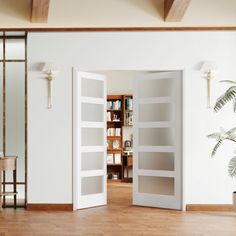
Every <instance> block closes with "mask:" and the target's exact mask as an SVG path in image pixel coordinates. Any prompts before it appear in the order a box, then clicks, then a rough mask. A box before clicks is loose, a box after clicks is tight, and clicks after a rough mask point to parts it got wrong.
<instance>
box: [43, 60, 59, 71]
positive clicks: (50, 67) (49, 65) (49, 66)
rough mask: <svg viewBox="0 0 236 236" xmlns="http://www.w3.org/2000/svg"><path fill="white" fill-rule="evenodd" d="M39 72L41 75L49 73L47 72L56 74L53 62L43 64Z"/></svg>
mask: <svg viewBox="0 0 236 236" xmlns="http://www.w3.org/2000/svg"><path fill="white" fill-rule="evenodd" d="M41 71H42V72H43V73H49V72H52V73H55V72H57V67H56V65H55V64H54V63H53V62H45V63H44V64H43V66H42V69H41Z"/></svg>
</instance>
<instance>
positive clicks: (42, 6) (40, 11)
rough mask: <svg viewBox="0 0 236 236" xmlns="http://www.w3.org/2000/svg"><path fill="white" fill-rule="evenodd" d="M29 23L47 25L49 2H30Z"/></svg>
mask: <svg viewBox="0 0 236 236" xmlns="http://www.w3.org/2000/svg"><path fill="white" fill-rule="evenodd" d="M31 4H32V5H31V22H32V23H47V21H48V11H49V4H50V0H32V3H31Z"/></svg>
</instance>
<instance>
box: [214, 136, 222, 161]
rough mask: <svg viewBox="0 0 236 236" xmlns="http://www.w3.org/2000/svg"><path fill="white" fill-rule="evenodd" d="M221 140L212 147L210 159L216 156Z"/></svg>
mask: <svg viewBox="0 0 236 236" xmlns="http://www.w3.org/2000/svg"><path fill="white" fill-rule="evenodd" d="M222 141H223V140H222V139H220V140H219V141H218V142H217V144H216V145H215V146H214V148H213V150H212V152H211V157H214V156H215V154H216V151H217V150H218V148H219V147H220V145H221V144H222Z"/></svg>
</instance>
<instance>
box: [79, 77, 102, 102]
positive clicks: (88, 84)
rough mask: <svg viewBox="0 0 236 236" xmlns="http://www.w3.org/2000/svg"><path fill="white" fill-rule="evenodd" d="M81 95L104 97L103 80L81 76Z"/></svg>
mask: <svg viewBox="0 0 236 236" xmlns="http://www.w3.org/2000/svg"><path fill="white" fill-rule="evenodd" d="M81 89H82V90H81V93H82V96H84V97H95V98H103V97H104V82H103V81H101V80H93V79H87V78H82V88H81Z"/></svg>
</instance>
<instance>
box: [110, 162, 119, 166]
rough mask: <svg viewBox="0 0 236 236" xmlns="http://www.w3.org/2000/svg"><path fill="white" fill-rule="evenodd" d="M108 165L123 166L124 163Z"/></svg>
mask: <svg viewBox="0 0 236 236" xmlns="http://www.w3.org/2000/svg"><path fill="white" fill-rule="evenodd" d="M107 165H108V166H122V163H121V164H107Z"/></svg>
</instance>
